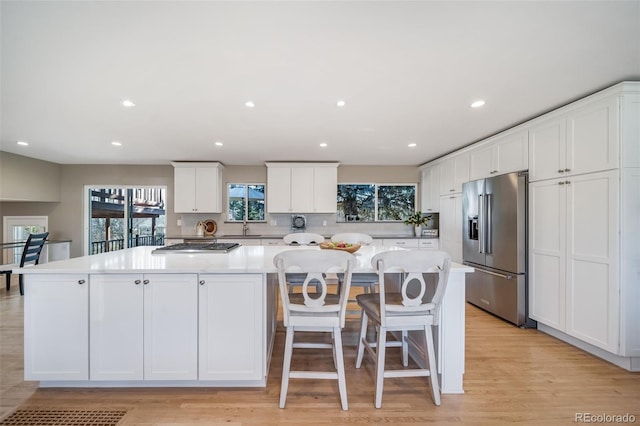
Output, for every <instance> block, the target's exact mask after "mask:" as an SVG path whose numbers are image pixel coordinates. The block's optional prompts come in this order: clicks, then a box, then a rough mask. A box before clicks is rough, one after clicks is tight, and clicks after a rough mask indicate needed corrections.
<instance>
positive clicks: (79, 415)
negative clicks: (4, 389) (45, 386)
mask: <svg viewBox="0 0 640 426" xmlns="http://www.w3.org/2000/svg"><path fill="white" fill-rule="evenodd" d="M125 414H127V411H126V410H16V411H15V412H13V413H11V415H9V417H7V418H6V419H4V420H2V421H0V425H2V426H5V425H6V426H9V425H11V426H35V425H43V426H45V425H46V426H49V425H59V426H116V425H117V424H118V422H120V420H121V419H122V418H123V417H124V415H125Z"/></svg>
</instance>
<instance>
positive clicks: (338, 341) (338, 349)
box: [333, 327, 349, 411]
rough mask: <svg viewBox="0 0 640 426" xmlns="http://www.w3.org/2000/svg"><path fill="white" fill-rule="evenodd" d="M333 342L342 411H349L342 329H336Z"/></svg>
mask: <svg viewBox="0 0 640 426" xmlns="http://www.w3.org/2000/svg"><path fill="white" fill-rule="evenodd" d="M333 341H334V348H335V353H336V369H337V370H338V389H339V390H340V402H341V403H342V409H343V410H345V411H347V410H348V409H349V404H348V403H347V380H346V377H345V373H344V357H343V355H342V335H341V334H340V327H334V329H333Z"/></svg>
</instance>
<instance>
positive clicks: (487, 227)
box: [483, 194, 493, 254]
mask: <svg viewBox="0 0 640 426" xmlns="http://www.w3.org/2000/svg"><path fill="white" fill-rule="evenodd" d="M485 197H486V202H485V206H484V207H485V209H486V213H485V217H486V219H485V223H483V226H484V227H485V228H484V229H485V236H484V240H485V245H484V251H485V253H487V254H490V253H491V247H492V246H493V244H492V241H491V234H492V230H491V225H492V222H493V220H492V214H491V198H492V197H491V194H486V195H485Z"/></svg>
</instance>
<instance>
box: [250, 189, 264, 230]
mask: <svg viewBox="0 0 640 426" xmlns="http://www.w3.org/2000/svg"><path fill="white" fill-rule="evenodd" d="M248 188H249V191H248V193H247V195H248V197H249V200H248V206H249V209H248V210H249V211H248V215H247V220H250V221H251V220H264V189H265V187H264V185H248Z"/></svg>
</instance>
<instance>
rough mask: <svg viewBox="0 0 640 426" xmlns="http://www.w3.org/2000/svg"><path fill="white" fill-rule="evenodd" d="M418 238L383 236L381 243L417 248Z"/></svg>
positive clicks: (388, 245) (387, 245)
mask: <svg viewBox="0 0 640 426" xmlns="http://www.w3.org/2000/svg"><path fill="white" fill-rule="evenodd" d="M419 241H420V240H419V239H418V238H385V239H384V240H383V243H382V245H383V246H385V247H403V248H407V249H417V248H418V246H419V244H418V242H419Z"/></svg>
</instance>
